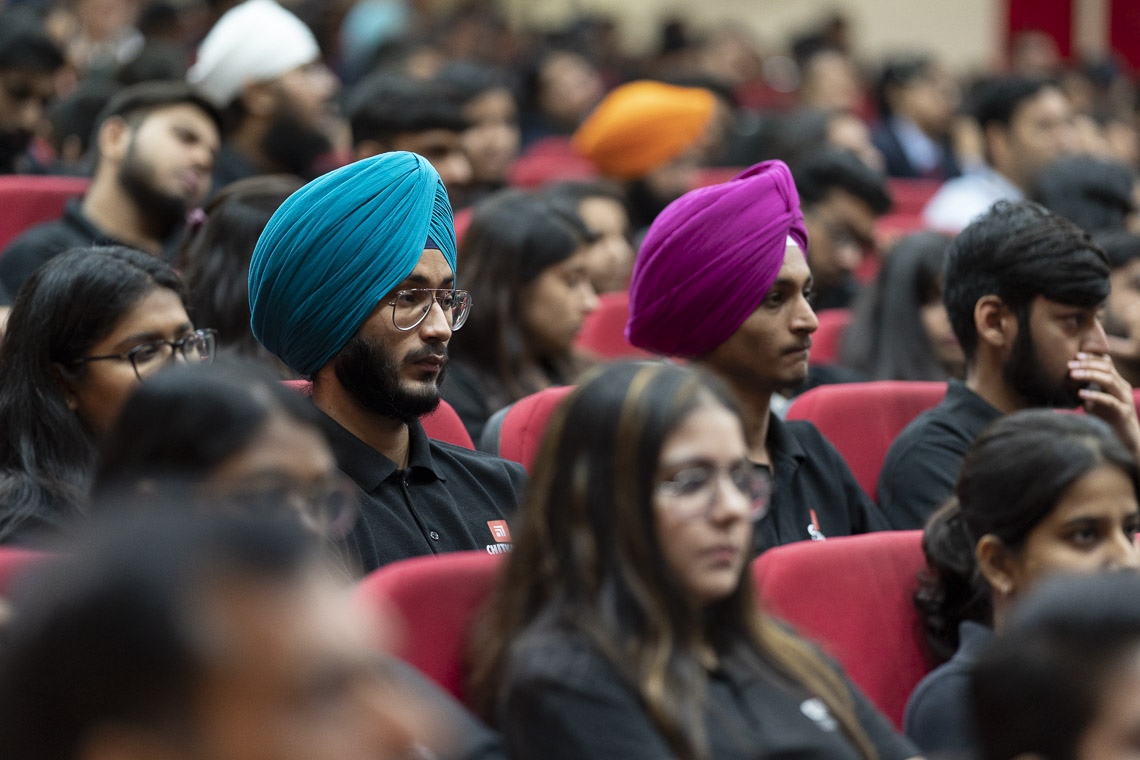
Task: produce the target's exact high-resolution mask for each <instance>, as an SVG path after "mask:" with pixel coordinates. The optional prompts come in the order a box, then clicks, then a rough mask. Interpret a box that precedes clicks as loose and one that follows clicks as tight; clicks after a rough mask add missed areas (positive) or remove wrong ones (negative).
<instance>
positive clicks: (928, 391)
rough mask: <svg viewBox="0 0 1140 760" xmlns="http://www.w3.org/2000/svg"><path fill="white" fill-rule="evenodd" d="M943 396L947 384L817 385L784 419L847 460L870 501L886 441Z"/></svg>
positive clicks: (885, 451) (884, 456) (799, 399)
mask: <svg viewBox="0 0 1140 760" xmlns="http://www.w3.org/2000/svg"><path fill="white" fill-rule="evenodd" d="M945 395H946V383H927V382H904V381H901V380H882V381H878V382H872V383H845V384H842V385H822V386H820V387H818V388H812V389H811V390H810V391H808V392H807V393H804V394H803V395H802V396H798V397H797V398H796V399H795V401H793V402H792V405H791V406H790V407H789V408H788V419H789V420H808V421H810V422H813V423H815V426H816V427H818V428H819V431H820V432H821V433H823V435H824V437H825V438H827V440H829V441H831V443H832V444H833V445H834V446H835V448H837V449H838V450H839V453H840V454H842V455H843V458H844V459H845V460H847V466H848V467H850V468H851V473H852V474H853V475H854V476H855V480H857V481H858V482H859V485H860V486H862V487H863V490H864V491H866V492H867V495H868V496H870V497H871V498H872V499H875V498H877V496H878V487H877V485H878V481H879V470H881V469H882V468H883V460H884V459H885V458H886V456H887V449H889V448H890V446H891V442H892V441H894V440H895V438H896V437H897V436H898V434H899V433H901V432H902V429H903V428H905V427H906V426H907V425H908V424H909V423H910V421H911V420H913V419H914V418H915V417H917V416H918V415H919V414H921V413H922V412H924V411H926V410H927V409H930V408H931V407H934V406H937V405H938V402H939V401H941V400H942V397H943V396H945Z"/></svg>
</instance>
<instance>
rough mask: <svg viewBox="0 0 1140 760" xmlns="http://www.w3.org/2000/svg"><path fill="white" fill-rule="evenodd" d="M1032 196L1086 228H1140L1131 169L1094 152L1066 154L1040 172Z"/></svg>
mask: <svg viewBox="0 0 1140 760" xmlns="http://www.w3.org/2000/svg"><path fill="white" fill-rule="evenodd" d="M1030 197H1031V198H1032V199H1033V200H1035V201H1037V202H1038V203H1040V204H1041V205H1042V206H1044V207H1045V208H1047V209H1049V210H1050V211H1052V212H1054V213H1057V214H1060V215H1061V216H1063V217H1065V218H1066V219H1068V220H1069V221H1070V222H1072V223H1073V224H1075V225H1077V226H1078V227H1080V228H1082V229H1084V230H1085V231H1087V232H1091V233H1093V234H1096V233H1098V232H1122V231H1124V230H1130V231H1140V218H1138V217H1137V216H1136V201H1135V178H1134V177H1133V173H1132V169H1130V168H1129V167H1127V166H1125V165H1124V164H1120V163H1116V162H1114V161H1105V160H1103V159H1098V158H1093V157H1092V156H1063V157H1061V158H1058V159H1057V160H1056V161H1053V162H1052V163H1051V164H1049V165H1048V166H1046V167H1045V169H1044V170H1042V172H1041V174H1039V175H1038V177H1037V181H1036V183H1034V186H1033V190H1032V192H1031V193H1030Z"/></svg>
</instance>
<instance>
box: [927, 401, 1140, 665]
mask: <svg viewBox="0 0 1140 760" xmlns="http://www.w3.org/2000/svg"><path fill="white" fill-rule="evenodd" d="M1105 465H1107V466H1110V467H1115V468H1117V469H1119V470H1120V471H1121V472H1123V473H1125V474H1126V475H1127V476H1128V478H1129V479H1130V480H1131V481H1132V485H1133V489H1134V491H1136V493H1137V494H1138V495H1140V480H1138V477H1140V476H1138V473H1137V465H1136V461H1135V459H1133V457H1132V455H1131V454H1129V453H1128V450H1127V449H1126V448H1125V447H1124V444H1122V443H1121V442H1120V439H1119V438H1117V436H1116V434H1115V433H1114V432H1113V431H1112V429H1111V428H1110V427H1109V426H1108V425H1107V424H1105V423H1104V422H1102V421H1100V420H1098V419H1096V418H1095V417H1088V416H1084V415H1075V414H1058V413H1056V412H1053V411H1050V410H1047V409H1030V410H1024V411H1019V412H1014V413H1013V414H1009V415H1006V416H1005V417H1002V418H1001V419H999V420H997V421H996V422H994V423H993V424H991V425H990V426H989V427H987V428H986V429H985V430H984V431H983V432H982V434H981V435H980V436H978V439H977V440H976V441H974V443H973V445H972V446H970V448H969V450H968V451H967V452H966V456H965V457H964V458H963V460H962V469H961V471H960V472H959V475H958V483H957V485H956V487H955V499H954V500H953V501H951V502H950V503H949V504H948V505H947V506H945V507H943V508H942V509H941V510H939V511H938V512H936V513H935V514H934V516H932V518H931V520H930V522H929V523H927V527H926V531H927V532H926V534H925V535H924V536H923V548H924V550H925V551H926V554H927V562H928V565H929V574H928V576H927V577H926V578H925V579H924V580H923V583H922V587H921V588H920V591H919V594H918V595H917V596H916V604H918V606H919V608H920V609H921V610H922V612H923V616H924V620H925V627H926V633H927V638H928V640H929V642H930V644H931V648H932V649H933V650H934V651H935V652H936V653H938V654H946V653H947V651H949V652H952V651H953V645H955V644H956V642H957V624H958V622H960V621H961V620H963V619H973V620H978V622H983V623H986V624H989V623H990V619H989V618H990V616H992V607H991V603H990V600H991V599H992V596H991V594H990V589H989V586H988V584H987V583H986V582H985V581H984V580H983V579H982V576H981V574H980V571H979V570H978V568H977V561H976V559H975V558H974V547H975V546H976V545H977V543H978V541H980V540H981V539H982V537H983V536H987V535H992V536H994V537H996V538H997V539H998V540H1000V541H1001V543H1002V545H1003V546H1004V547H1005V548H1006V549H1008V550H1009V551H1011V552H1015V553H1016V552H1018V551H1020V550H1021V549H1022V547H1024V545H1025V541H1026V539H1027V538H1028V537H1029V534H1030V533H1032V532H1033V530H1034V529H1035V528H1036V527H1037V526H1038V525H1039V524H1040V523H1041V521H1042V520H1044V519H1045V518H1046V517H1048V516H1049V514H1050V513H1052V511H1053V510H1054V509H1055V508H1056V506H1057V502H1058V501H1059V500H1060V499H1061V497H1062V496H1063V495H1064V493H1065V491H1066V490H1067V489H1068V488H1069V487H1070V486H1072V485H1073V483H1075V482H1076V481H1077V480H1079V479H1080V478H1081V477H1083V476H1084V475H1086V474H1088V473H1089V472H1092V471H1093V470H1095V469H1097V468H1098V467H1101V466H1105ZM975 615H976V616H977V617H975ZM981 615H985V618H984V619H982V618H980V616H981Z"/></svg>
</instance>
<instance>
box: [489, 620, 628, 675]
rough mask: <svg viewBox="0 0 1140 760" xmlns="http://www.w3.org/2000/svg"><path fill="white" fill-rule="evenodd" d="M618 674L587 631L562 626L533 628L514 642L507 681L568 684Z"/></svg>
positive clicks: (524, 632) (508, 661)
mask: <svg viewBox="0 0 1140 760" xmlns="http://www.w3.org/2000/svg"><path fill="white" fill-rule="evenodd" d="M606 676H609V677H613V678H616V677H617V671H616V669H615V668H614V667H613V665H612V664H611V663H610V662H609V660H607V659H606V657H605V655H603V654H602V652H601V650H600V649H599V648H598V646H597V645H596V644H594V643H592V642H591V641H590V640H589V637H588V636H586V634H584V633H582V632H580V631H577V630H574V629H572V628H569V627H563V626H541V627H532V628H530V629H528V630H526V631H523V632H522V633H521V634H520V635H519V636H517V637H516V638H515V640H514V641H513V642H512V643H511V646H510V649H509V651H508V654H507V680H508V681H509V682H512V683H534V682H547V683H549V682H552V681H553V682H557V683H561V684H564V685H566V686H574V685H576V684H587V683H592V682H596V681H597V679H598V678H599V677H606Z"/></svg>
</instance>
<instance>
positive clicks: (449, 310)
mask: <svg viewBox="0 0 1140 760" xmlns="http://www.w3.org/2000/svg"><path fill="white" fill-rule="evenodd" d="M433 302H434V303H437V304H439V308H441V309H443V315H444V316H445V317H447V320H448V322H449V323H450V325H451V329H452V330H458V329H459V328H460V327H463V323H464V322H466V321H467V315H468V314H470V313H471V294H470V293H468V292H467V291H466V290H451V289H449V288H409V289H407V290H397V291H396V292H395V293H393V294H392V300H391V301H389V302H388V305H389V306H391V307H392V324H394V325H395V326H396V329H397V330H401V331H403V332H407V331H408V330H414V329H416V328H417V327H419V326H420V324H421V323H422V322H423V321H424V320H425V319H427V315H428V312H430V311H431V305H432V303H433Z"/></svg>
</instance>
